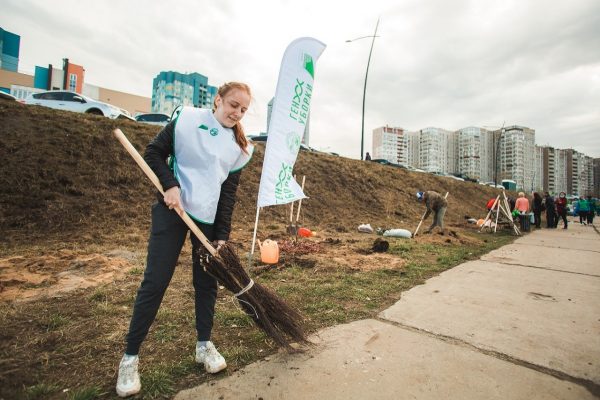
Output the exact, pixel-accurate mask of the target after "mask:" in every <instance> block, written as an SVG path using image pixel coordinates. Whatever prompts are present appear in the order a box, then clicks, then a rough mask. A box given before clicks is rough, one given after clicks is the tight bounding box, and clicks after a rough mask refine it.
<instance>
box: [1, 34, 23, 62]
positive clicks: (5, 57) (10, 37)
mask: <svg viewBox="0 0 600 400" xmlns="http://www.w3.org/2000/svg"><path fill="white" fill-rule="evenodd" d="M20 47H21V37H20V36H19V35H16V34H14V33H12V32H9V31H5V30H4V29H2V28H0V69H4V70H6V71H12V72H17V71H18V69H19V49H20Z"/></svg>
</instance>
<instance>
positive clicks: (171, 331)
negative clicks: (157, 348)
mask: <svg viewBox="0 0 600 400" xmlns="http://www.w3.org/2000/svg"><path fill="white" fill-rule="evenodd" d="M180 329H181V326H180V325H179V324H178V323H174V322H170V321H162V322H161V323H159V324H157V327H156V330H155V331H154V337H155V338H156V340H158V341H159V342H161V343H165V342H171V341H173V340H174V339H175V338H177V336H178V331H179V330H180Z"/></svg>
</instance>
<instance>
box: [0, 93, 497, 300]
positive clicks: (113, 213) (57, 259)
mask: <svg viewBox="0 0 600 400" xmlns="http://www.w3.org/2000/svg"><path fill="white" fill-rule="evenodd" d="M0 123H1V124H2V126H3V132H2V134H1V135H0V159H2V160H3V162H2V164H1V167H0V168H1V169H2V171H1V173H0V186H1V187H2V188H3V190H2V191H1V192H0V256H2V257H4V258H3V259H1V260H0V275H1V276H0V282H2V285H3V286H2V288H3V290H2V292H1V293H0V298H2V299H12V298H16V297H21V298H31V297H35V296H38V295H40V293H45V294H52V293H58V292H60V291H62V290H64V289H65V288H68V287H75V286H77V285H79V287H87V286H89V284H93V282H102V279H104V278H102V274H103V273H104V272H107V271H108V272H109V273H112V274H118V275H120V274H121V272H122V271H123V270H125V269H127V268H128V265H127V261H125V260H124V259H120V258H115V257H111V256H106V255H101V254H98V252H101V251H105V250H106V249H107V248H109V249H122V248H128V249H132V248H134V249H139V250H143V249H144V248H145V246H146V240H147V232H148V229H149V222H150V206H151V204H152V203H153V202H154V201H155V190H154V189H153V188H152V186H151V184H150V183H149V181H148V180H147V178H146V177H145V176H144V175H143V174H142V172H141V171H140V170H139V168H138V167H137V166H136V165H135V163H134V162H133V161H132V160H131V158H130V156H129V155H128V154H127V153H126V152H125V150H124V149H123V148H122V147H121V145H120V144H119V143H118V142H117V140H116V139H115V138H114V137H113V135H112V131H113V129H115V128H117V127H119V128H121V129H122V130H123V131H124V132H125V134H126V135H127V137H128V138H129V139H130V141H131V142H132V143H133V145H134V146H135V147H136V148H138V150H139V151H140V152H142V151H143V149H144V148H145V146H146V144H147V143H148V142H149V141H150V140H151V139H152V138H153V137H154V136H155V135H156V134H157V133H158V131H159V130H160V127H156V126H151V125H144V124H140V123H136V122H133V121H123V120H119V121H115V120H110V119H108V118H103V117H98V116H94V115H84V114H77V113H72V112H66V111H57V110H52V109H48V108H44V107H37V106H24V105H22V104H20V103H17V102H9V101H0ZM263 154H264V144H263V143H259V144H257V145H256V152H255V156H254V157H253V159H252V161H251V163H250V164H249V166H248V167H247V168H246V169H245V170H244V172H243V175H242V183H241V185H240V188H239V190H238V202H237V204H236V207H235V211H234V226H233V231H232V240H234V242H236V243H237V244H238V245H239V246H240V247H242V248H245V249H248V247H249V244H250V242H251V232H252V228H253V221H254V216H255V207H256V197H257V192H258V185H259V180H260V172H261V166H262V159H263ZM295 173H296V174H297V176H298V177H301V176H303V175H306V185H305V192H306V194H307V195H308V196H309V197H310V198H309V199H307V200H305V201H304V202H303V204H302V214H301V221H300V223H301V225H303V226H307V227H310V228H311V229H312V230H313V231H317V237H316V238H315V239H314V240H317V241H319V240H324V239H325V238H327V237H328V236H330V237H331V240H333V241H335V240H340V238H344V237H346V236H348V237H352V234H355V233H356V228H357V226H358V225H359V224H362V223H370V224H371V225H372V226H373V227H382V228H384V229H387V228H405V229H409V230H411V231H412V230H414V228H415V227H416V225H417V223H418V220H419V218H420V216H421V215H422V213H423V211H424V207H423V205H422V204H419V203H418V202H417V201H416V200H415V193H416V192H417V191H419V190H429V189H433V190H437V191H438V192H441V193H445V192H450V195H449V197H448V203H449V207H448V212H447V213H446V223H447V224H448V225H449V226H450V228H451V230H452V232H455V234H454V235H453V234H452V232H449V233H447V234H446V235H445V236H438V235H429V236H420V237H418V238H417V239H416V240H418V241H427V242H431V243H435V244H446V243H464V242H463V241H464V240H468V239H466V238H463V237H462V235H461V234H460V230H461V229H463V228H465V226H466V220H465V215H468V216H475V217H483V216H485V204H486V202H487V200H488V199H489V198H490V197H493V196H494V195H495V194H496V193H497V191H496V190H494V189H492V188H489V187H485V186H482V185H478V184H474V183H469V182H460V181H457V180H453V179H449V178H443V177H438V176H434V175H430V174H425V173H416V172H409V171H407V170H403V169H397V168H392V167H389V166H383V165H380V164H376V163H371V162H363V161H358V160H351V159H347V158H343V157H337V156H333V155H328V154H323V153H318V152H304V151H301V152H300V154H299V157H298V161H297V163H296V166H295ZM298 180H300V179H298ZM288 220H289V208H288V207H287V206H279V207H267V208H265V209H263V212H262V213H261V222H260V230H259V238H260V239H264V238H266V237H271V238H274V239H284V238H288V237H289V236H288V235H287V233H286V227H287V225H288V223H289V222H288ZM456 232H459V233H456ZM343 240H350V241H351V240H355V239H343ZM369 240H370V241H371V243H372V241H373V240H374V236H371V239H369ZM324 244H325V246H324V247H323V249H324V250H320V251H319V252H316V253H315V254H313V255H309V256H307V257H305V258H304V259H303V260H302V262H303V263H305V264H306V263H308V264H311V263H312V264H311V265H314V263H316V262H317V261H320V260H323V261H326V262H325V264H331V265H345V266H349V267H351V268H359V269H370V268H373V265H393V266H401V264H402V261H401V260H399V259H397V258H395V257H394V256H390V255H387V254H381V255H370V254H361V253H357V252H356V251H355V250H352V249H351V248H350V247H351V246H349V245H341V246H335V245H328V243H325V242H324ZM94 246H97V249H94V248H93V247H94ZM32 247H34V248H35V249H39V251H38V252H37V254H34V255H32V256H31V257H26V258H25V257H23V256H22V254H23V253H24V252H25V253H26V254H32V253H31V248H32ZM65 249H70V250H77V249H83V250H82V251H83V252H85V253H86V254H87V255H86V256H81V255H80V256H78V257H79V258H72V257H75V256H74V255H73V254H72V253H69V252H68V251H67V250H65ZM100 249H101V250H100ZM61 251H62V253H61ZM65 251H66V253H65ZM324 253H326V254H324ZM283 255H284V256H285V252H284V253H283ZM81 257H83V258H81ZM311 257H312V258H311ZM288 258H289V255H288ZM374 258H376V260H375V262H374ZM311 260H312V261H311ZM327 261H330V262H327ZM299 262H300V261H299ZM82 263H83V264H82ZM73 265H88V266H90V268H87V267H86V268H79V267H77V268H74V267H73ZM130 266H131V265H129V267H130ZM88 269H90V271H87V270H88ZM74 271H76V272H77V274H75V273H73V272H74ZM86 271H87V272H86ZM84 273H87V275H88V278H89V279H87V280H82V279H79V278H77V276H80V277H81V275H82V274H84ZM61 274H66V275H65V276H66V277H65V276H63V275H61ZM69 279H70V280H69ZM78 279H79V280H78ZM77 282H78V283H77ZM76 283H77V284H76ZM50 287H53V288H52V290H50V289H49V288H50Z"/></svg>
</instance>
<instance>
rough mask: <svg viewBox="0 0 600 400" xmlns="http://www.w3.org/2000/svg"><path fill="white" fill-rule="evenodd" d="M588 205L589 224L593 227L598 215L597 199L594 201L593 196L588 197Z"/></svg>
mask: <svg viewBox="0 0 600 400" xmlns="http://www.w3.org/2000/svg"><path fill="white" fill-rule="evenodd" d="M587 203H588V208H589V211H588V214H587V223H588V225H592V224H593V223H594V215H596V207H597V205H596V199H593V198H592V196H588V197H587Z"/></svg>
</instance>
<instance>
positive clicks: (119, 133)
mask: <svg viewBox="0 0 600 400" xmlns="http://www.w3.org/2000/svg"><path fill="white" fill-rule="evenodd" d="M113 133H114V135H115V137H116V138H117V139H118V140H119V142H121V144H122V145H123V147H125V150H127V152H128V153H129V154H130V155H131V157H132V158H133V159H134V160H135V162H136V163H137V165H138V166H139V167H140V168H141V169H142V171H144V173H145V174H146V176H147V177H148V178H149V179H150V180H151V181H152V183H153V184H154V186H156V188H157V189H158V191H159V192H160V193H162V194H163V195H164V194H165V192H164V191H163V188H162V185H161V184H160V181H159V180H158V176H156V174H155V173H154V171H152V169H151V168H150V166H149V165H148V164H147V163H146V161H145V160H144V159H143V158H142V156H141V155H140V153H138V151H137V150H136V149H135V147H133V145H132V144H131V142H130V141H129V140H127V137H125V135H124V134H123V132H122V131H121V130H120V129H115V130H114V132H113ZM175 211H176V212H177V214H179V216H180V217H181V219H182V220H183V222H185V224H186V225H187V226H188V228H190V230H191V231H192V232H193V233H194V235H196V237H197V238H198V239H200V242H202V244H203V245H204V247H206V250H208V251H209V252H210V254H212V255H213V256H216V255H217V250H216V249H215V248H214V247H213V246H212V245H211V244H210V242H209V241H208V239H207V238H206V236H204V233H202V231H201V230H200V228H198V225H196V223H195V222H194V221H193V220H192V218H190V216H189V215H188V214H187V213H186V212H185V211H184V210H182V209H181V208H176V209H175Z"/></svg>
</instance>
